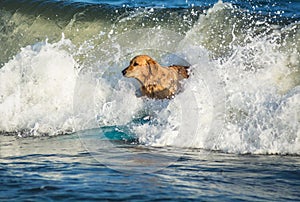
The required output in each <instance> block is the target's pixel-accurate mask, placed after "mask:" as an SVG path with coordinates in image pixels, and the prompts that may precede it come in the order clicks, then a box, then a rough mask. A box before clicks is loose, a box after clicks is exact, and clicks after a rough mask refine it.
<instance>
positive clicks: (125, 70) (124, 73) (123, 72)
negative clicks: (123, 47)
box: [122, 68, 127, 76]
mask: <svg viewBox="0 0 300 202" xmlns="http://www.w3.org/2000/svg"><path fill="white" fill-rule="evenodd" d="M126 73H127V68H125V69H124V70H123V71H122V74H123V76H125V75H126Z"/></svg>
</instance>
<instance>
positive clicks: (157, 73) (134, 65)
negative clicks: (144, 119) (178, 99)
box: [122, 55, 189, 99]
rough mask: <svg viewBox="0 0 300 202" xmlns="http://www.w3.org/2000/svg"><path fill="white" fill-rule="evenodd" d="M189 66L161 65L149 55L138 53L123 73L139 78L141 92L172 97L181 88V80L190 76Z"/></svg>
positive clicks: (158, 97) (159, 97) (152, 96)
mask: <svg viewBox="0 0 300 202" xmlns="http://www.w3.org/2000/svg"><path fill="white" fill-rule="evenodd" d="M188 68H189V67H187V66H180V65H172V66H169V67H162V66H160V65H159V64H158V63H157V62H156V61H155V60H153V59H152V58H151V57H149V56H148V55H138V56H136V57H134V58H133V59H132V60H131V61H130V65H129V66H128V67H127V68H125V69H124V70H123V71H122V73H123V75H124V76H125V77H130V78H135V79H137V80H138V81H139V82H140V84H141V85H142V86H141V92H142V94H143V95H146V96H148V97H150V98H156V99H164V98H172V97H173V96H174V95H175V94H176V93H177V92H178V90H179V89H180V80H182V79H186V78H188V77H189V75H188Z"/></svg>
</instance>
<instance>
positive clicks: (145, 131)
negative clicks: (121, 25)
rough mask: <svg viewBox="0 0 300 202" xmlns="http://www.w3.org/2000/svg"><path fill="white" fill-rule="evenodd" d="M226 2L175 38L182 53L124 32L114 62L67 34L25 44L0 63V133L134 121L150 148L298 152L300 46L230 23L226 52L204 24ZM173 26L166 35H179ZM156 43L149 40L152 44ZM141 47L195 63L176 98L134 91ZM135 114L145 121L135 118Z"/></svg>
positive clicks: (69, 129) (170, 59) (166, 59)
mask: <svg viewBox="0 0 300 202" xmlns="http://www.w3.org/2000/svg"><path fill="white" fill-rule="evenodd" d="M224 9H225V11H226V12H231V11H233V10H234V8H233V7H232V6H231V5H229V4H225V3H221V2H219V3H218V4H217V5H216V6H215V7H214V8H212V9H210V10H209V11H208V12H207V13H208V15H207V16H204V15H203V16H202V17H200V19H199V23H196V24H195V26H194V28H193V29H191V30H190V31H189V32H188V33H187V34H186V36H185V37H183V39H182V41H176V43H177V42H178V48H177V50H176V51H175V54H176V55H175V56H174V55H172V54H170V53H169V52H170V51H169V52H168V51H167V50H162V51H161V52H159V51H157V50H146V49H145V50H144V49H143V48H145V47H139V48H140V49H138V48H136V49H134V48H135V47H130V48H129V47H128V46H131V43H130V41H132V40H135V41H134V42H135V43H138V44H139V45H141V44H142V42H141V43H139V42H138V41H136V39H135V37H136V36H137V35H134V37H133V35H130V34H132V33H131V32H129V33H128V34H129V35H130V37H125V38H124V35H123V36H122V40H120V41H124V40H123V39H127V40H128V41H127V42H126V43H125V42H124V44H125V45H124V44H123V45H122V44H121V45H120V41H115V42H112V43H115V44H113V45H112V46H111V49H110V48H106V46H105V47H104V50H105V51H106V53H107V56H108V55H109V56H110V57H111V58H108V59H107V61H104V60H105V59H103V55H100V56H99V52H97V51H96V50H95V52H93V50H94V49H93V48H92V49H91V50H89V55H87V56H86V57H85V59H86V60H88V59H89V58H91V59H90V61H77V60H75V59H74V58H76V57H77V56H78V54H77V53H76V50H74V47H73V45H72V43H71V42H70V41H69V40H66V39H62V40H60V41H59V42H57V43H47V42H44V43H37V44H35V45H32V46H27V47H25V48H23V49H22V50H21V51H20V53H19V54H17V55H16V56H15V57H14V58H13V59H11V60H10V61H9V62H8V63H6V64H5V65H4V67H3V68H1V69H0V96H1V97H0V114H1V120H0V131H2V132H6V133H7V132H18V133H20V134H24V133H25V134H28V135H37V136H38V135H42V134H48V135H57V134H61V133H70V132H73V131H79V130H84V129H89V128H95V127H102V126H115V125H116V126H126V127H128V130H130V131H131V132H133V133H134V134H136V136H137V137H138V139H139V141H140V142H141V143H143V144H146V145H151V146H176V147H193V148H203V149H208V150H221V151H224V152H231V153H258V154H266V153H272V154H274V153H279V154H300V128H299V125H300V124H299V122H300V114H299V113H300V106H299V102H300V89H299V81H298V79H299V66H298V64H299V55H298V54H297V50H296V48H295V47H294V46H291V48H290V49H289V50H288V51H286V49H285V48H283V47H282V45H280V44H278V43H274V38H276V37H277V35H276V34H274V35H272V34H271V35H268V36H262V37H252V36H251V35H247V43H246V44H245V43H239V42H238V41H236V40H238V37H237V36H235V34H236V33H235V30H234V29H235V28H232V29H231V31H230V33H231V37H229V38H227V39H224V40H225V42H224V41H222V43H220V47H221V48H222V51H220V52H221V53H222V54H223V56H224V55H225V56H224V57H220V52H219V51H218V50H216V49H217V48H218V47H219V46H218V45H216V44H218V41H213V42H212V43H211V44H210V45H209V46H213V47H214V48H210V47H207V43H209V42H208V41H207V40H206V39H207V36H208V35H207V34H208V33H206V31H205V27H208V26H209V24H210V23H211V20H214V19H216V18H214V17H210V16H219V18H218V19H217V20H220V19H221V18H220V16H222V15H221V14H220V15H218V13H219V12H225V11H224ZM215 23H217V22H215ZM229 30H230V29H229ZM160 31H161V29H160ZM204 32H205V33H204ZM147 33H149V30H147ZM161 33H162V32H161ZM165 33H167V32H165ZM170 33H171V32H170V31H169V32H168V34H169V38H168V40H169V39H172V38H176V40H178V39H179V38H180V37H177V35H176V34H175V35H174V36H173V35H172V37H170V36H171V35H170ZM145 37H147V35H145ZM160 37H164V35H163V34H160V35H158V36H157V37H156V39H157V41H158V42H159V39H160ZM216 40H217V39H216ZM226 40H227V41H226ZM228 40H229V41H228ZM150 42H151V41H150ZM150 42H149V43H150ZM158 42H156V41H152V42H151V44H150V45H151V48H153V47H155V43H158ZM226 44H227V45H226ZM228 44H229V45H228ZM99 46H101V45H99ZM123 46H125V47H123ZM225 46H226V47H225ZM159 47H160V48H163V47H164V44H162V43H161V44H159ZM170 47H171V46H170ZM172 47H173V46H172ZM83 51H84V50H82V49H80V54H82V52H83ZM113 51H115V52H113ZM143 51H144V52H146V53H149V54H151V53H153V55H154V57H155V59H156V60H158V61H160V62H162V63H164V64H165V65H168V64H172V63H173V62H174V61H178V62H180V61H186V62H188V63H189V64H191V76H190V78H189V79H188V80H186V81H185V82H184V83H183V91H182V92H181V93H180V94H178V95H177V96H176V97H175V98H174V99H172V100H164V101H158V100H151V99H147V98H144V97H137V96H136V89H137V88H138V85H137V84H136V83H135V82H134V81H133V80H131V79H128V78H124V77H122V75H121V70H122V69H123V68H124V67H125V66H126V65H128V62H129V60H130V59H131V56H133V54H135V53H137V54H138V53H141V52H143ZM214 51H215V52H214ZM112 52H113V53H112ZM160 53H163V54H160ZM130 54H131V55H130ZM222 54H221V55H222ZM159 55H161V57H159ZM98 57H100V58H101V59H98ZM95 58H96V59H95ZM79 69H80V70H81V71H79ZM137 119H138V120H142V122H143V123H142V124H141V123H135V120H137Z"/></svg>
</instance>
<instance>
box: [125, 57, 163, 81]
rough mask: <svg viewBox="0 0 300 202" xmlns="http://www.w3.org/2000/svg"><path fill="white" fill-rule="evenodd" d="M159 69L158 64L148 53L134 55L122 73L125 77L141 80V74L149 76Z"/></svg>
mask: <svg viewBox="0 0 300 202" xmlns="http://www.w3.org/2000/svg"><path fill="white" fill-rule="evenodd" d="M157 69H158V64H157V63H156V62H155V61H154V60H153V59H152V58H151V57H149V56H148V55H138V56H136V57H134V58H133V59H132V60H131V61H130V64H129V66H128V67H127V68H125V69H124V70H123V71H122V73H123V75H124V76H125V77H132V78H136V79H138V80H140V81H141V78H140V77H141V76H148V75H149V74H152V72H153V71H155V70H157Z"/></svg>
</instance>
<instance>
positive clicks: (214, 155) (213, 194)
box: [0, 135, 300, 201]
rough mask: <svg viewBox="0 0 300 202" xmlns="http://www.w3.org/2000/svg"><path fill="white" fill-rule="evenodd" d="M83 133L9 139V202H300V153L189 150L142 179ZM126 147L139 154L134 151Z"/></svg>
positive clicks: (4, 164) (4, 161)
mask: <svg viewBox="0 0 300 202" xmlns="http://www.w3.org/2000/svg"><path fill="white" fill-rule="evenodd" d="M75 136H76V135H72V136H68V137H63V138H62V137H54V138H47V137H45V138H27V139H17V138H15V137H10V136H6V137H1V140H2V141H1V169H0V177H1V183H2V186H1V188H0V198H1V200H3V201H26V200H30V201H58V200H59V201H60V200H63V201H70V200H72V201H83V200H85V201H96V200H117V201H119V200H129V201H154V200H158V201H165V200H172V201H174V200H175V201H177V200H178V201H183V200H184V201H187V200H190V201H298V200H299V197H300V194H299V188H300V177H299V176H300V170H299V168H300V158H299V157H297V156H266V155H234V154H224V153H219V152H210V151H204V150H197V149H194V150H193V149H187V150H185V151H184V152H182V153H181V156H180V157H179V158H178V159H177V160H176V161H174V162H173V163H172V164H171V165H169V166H167V167H164V168H161V169H160V170H158V171H156V172H151V173H137V174H134V173H130V172H120V171H118V170H114V169H111V168H109V167H106V166H105V165H103V163H102V162H101V161H98V160H96V159H95V158H93V156H92V155H91V154H90V153H89V152H88V151H86V150H85V148H84V147H83V146H82V145H81V143H80V141H79V140H78V137H75ZM4 149H5V151H4ZM148 149H149V148H148ZM126 150H127V152H134V146H132V147H129V148H127V149H126ZM107 152H109V151H107ZM140 152H147V148H141V151H140ZM119 155H121V154H119ZM175 155H178V153H177V154H176V153H175ZM119 163H120V164H122V162H119ZM140 166H141V167H142V166H143V165H140Z"/></svg>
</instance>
